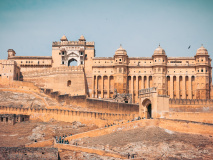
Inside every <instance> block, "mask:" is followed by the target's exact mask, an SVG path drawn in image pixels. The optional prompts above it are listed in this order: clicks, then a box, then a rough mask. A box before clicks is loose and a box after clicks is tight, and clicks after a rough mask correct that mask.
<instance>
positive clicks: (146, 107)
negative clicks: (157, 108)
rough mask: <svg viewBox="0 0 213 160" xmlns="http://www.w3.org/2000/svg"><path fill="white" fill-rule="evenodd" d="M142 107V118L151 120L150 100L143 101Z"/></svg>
mask: <svg viewBox="0 0 213 160" xmlns="http://www.w3.org/2000/svg"><path fill="white" fill-rule="evenodd" d="M142 106H143V112H144V114H143V116H144V118H147V119H150V118H152V104H151V101H150V99H148V98H146V99H144V100H143V102H142Z"/></svg>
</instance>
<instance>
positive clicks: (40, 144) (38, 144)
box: [25, 139, 54, 148]
mask: <svg viewBox="0 0 213 160" xmlns="http://www.w3.org/2000/svg"><path fill="white" fill-rule="evenodd" d="M53 143H54V140H53V139H50V140H46V141H39V142H34V143H30V144H25V147H34V148H37V147H47V146H52V145H53Z"/></svg>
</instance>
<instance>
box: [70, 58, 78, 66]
mask: <svg viewBox="0 0 213 160" xmlns="http://www.w3.org/2000/svg"><path fill="white" fill-rule="evenodd" d="M77 65H78V62H77V60H76V59H74V58H72V59H70V60H69V61H68V66H77Z"/></svg>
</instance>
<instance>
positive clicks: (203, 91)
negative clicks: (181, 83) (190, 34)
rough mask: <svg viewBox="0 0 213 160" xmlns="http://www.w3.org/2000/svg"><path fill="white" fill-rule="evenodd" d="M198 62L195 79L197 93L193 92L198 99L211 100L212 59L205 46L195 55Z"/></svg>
mask: <svg viewBox="0 0 213 160" xmlns="http://www.w3.org/2000/svg"><path fill="white" fill-rule="evenodd" d="M195 62H196V77H195V78H196V79H195V84H194V85H195V86H194V87H193V88H196V90H195V91H192V92H193V94H194V95H195V97H196V99H209V98H210V91H211V84H212V82H211V79H212V78H211V77H212V76H211V73H212V71H211V69H212V68H211V59H210V57H209V54H208V51H207V49H206V48H204V47H203V45H202V46H201V47H200V48H199V49H197V53H196V55H195Z"/></svg>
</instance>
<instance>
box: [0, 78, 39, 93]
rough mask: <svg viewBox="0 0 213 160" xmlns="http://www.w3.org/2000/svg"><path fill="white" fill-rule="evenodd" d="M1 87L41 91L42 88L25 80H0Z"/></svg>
mask: <svg viewBox="0 0 213 160" xmlns="http://www.w3.org/2000/svg"><path fill="white" fill-rule="evenodd" d="M0 88H13V89H14V88H17V89H24V90H31V91H40V89H39V88H38V87H37V86H35V85H34V84H33V83H32V82H23V81H8V80H0Z"/></svg>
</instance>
